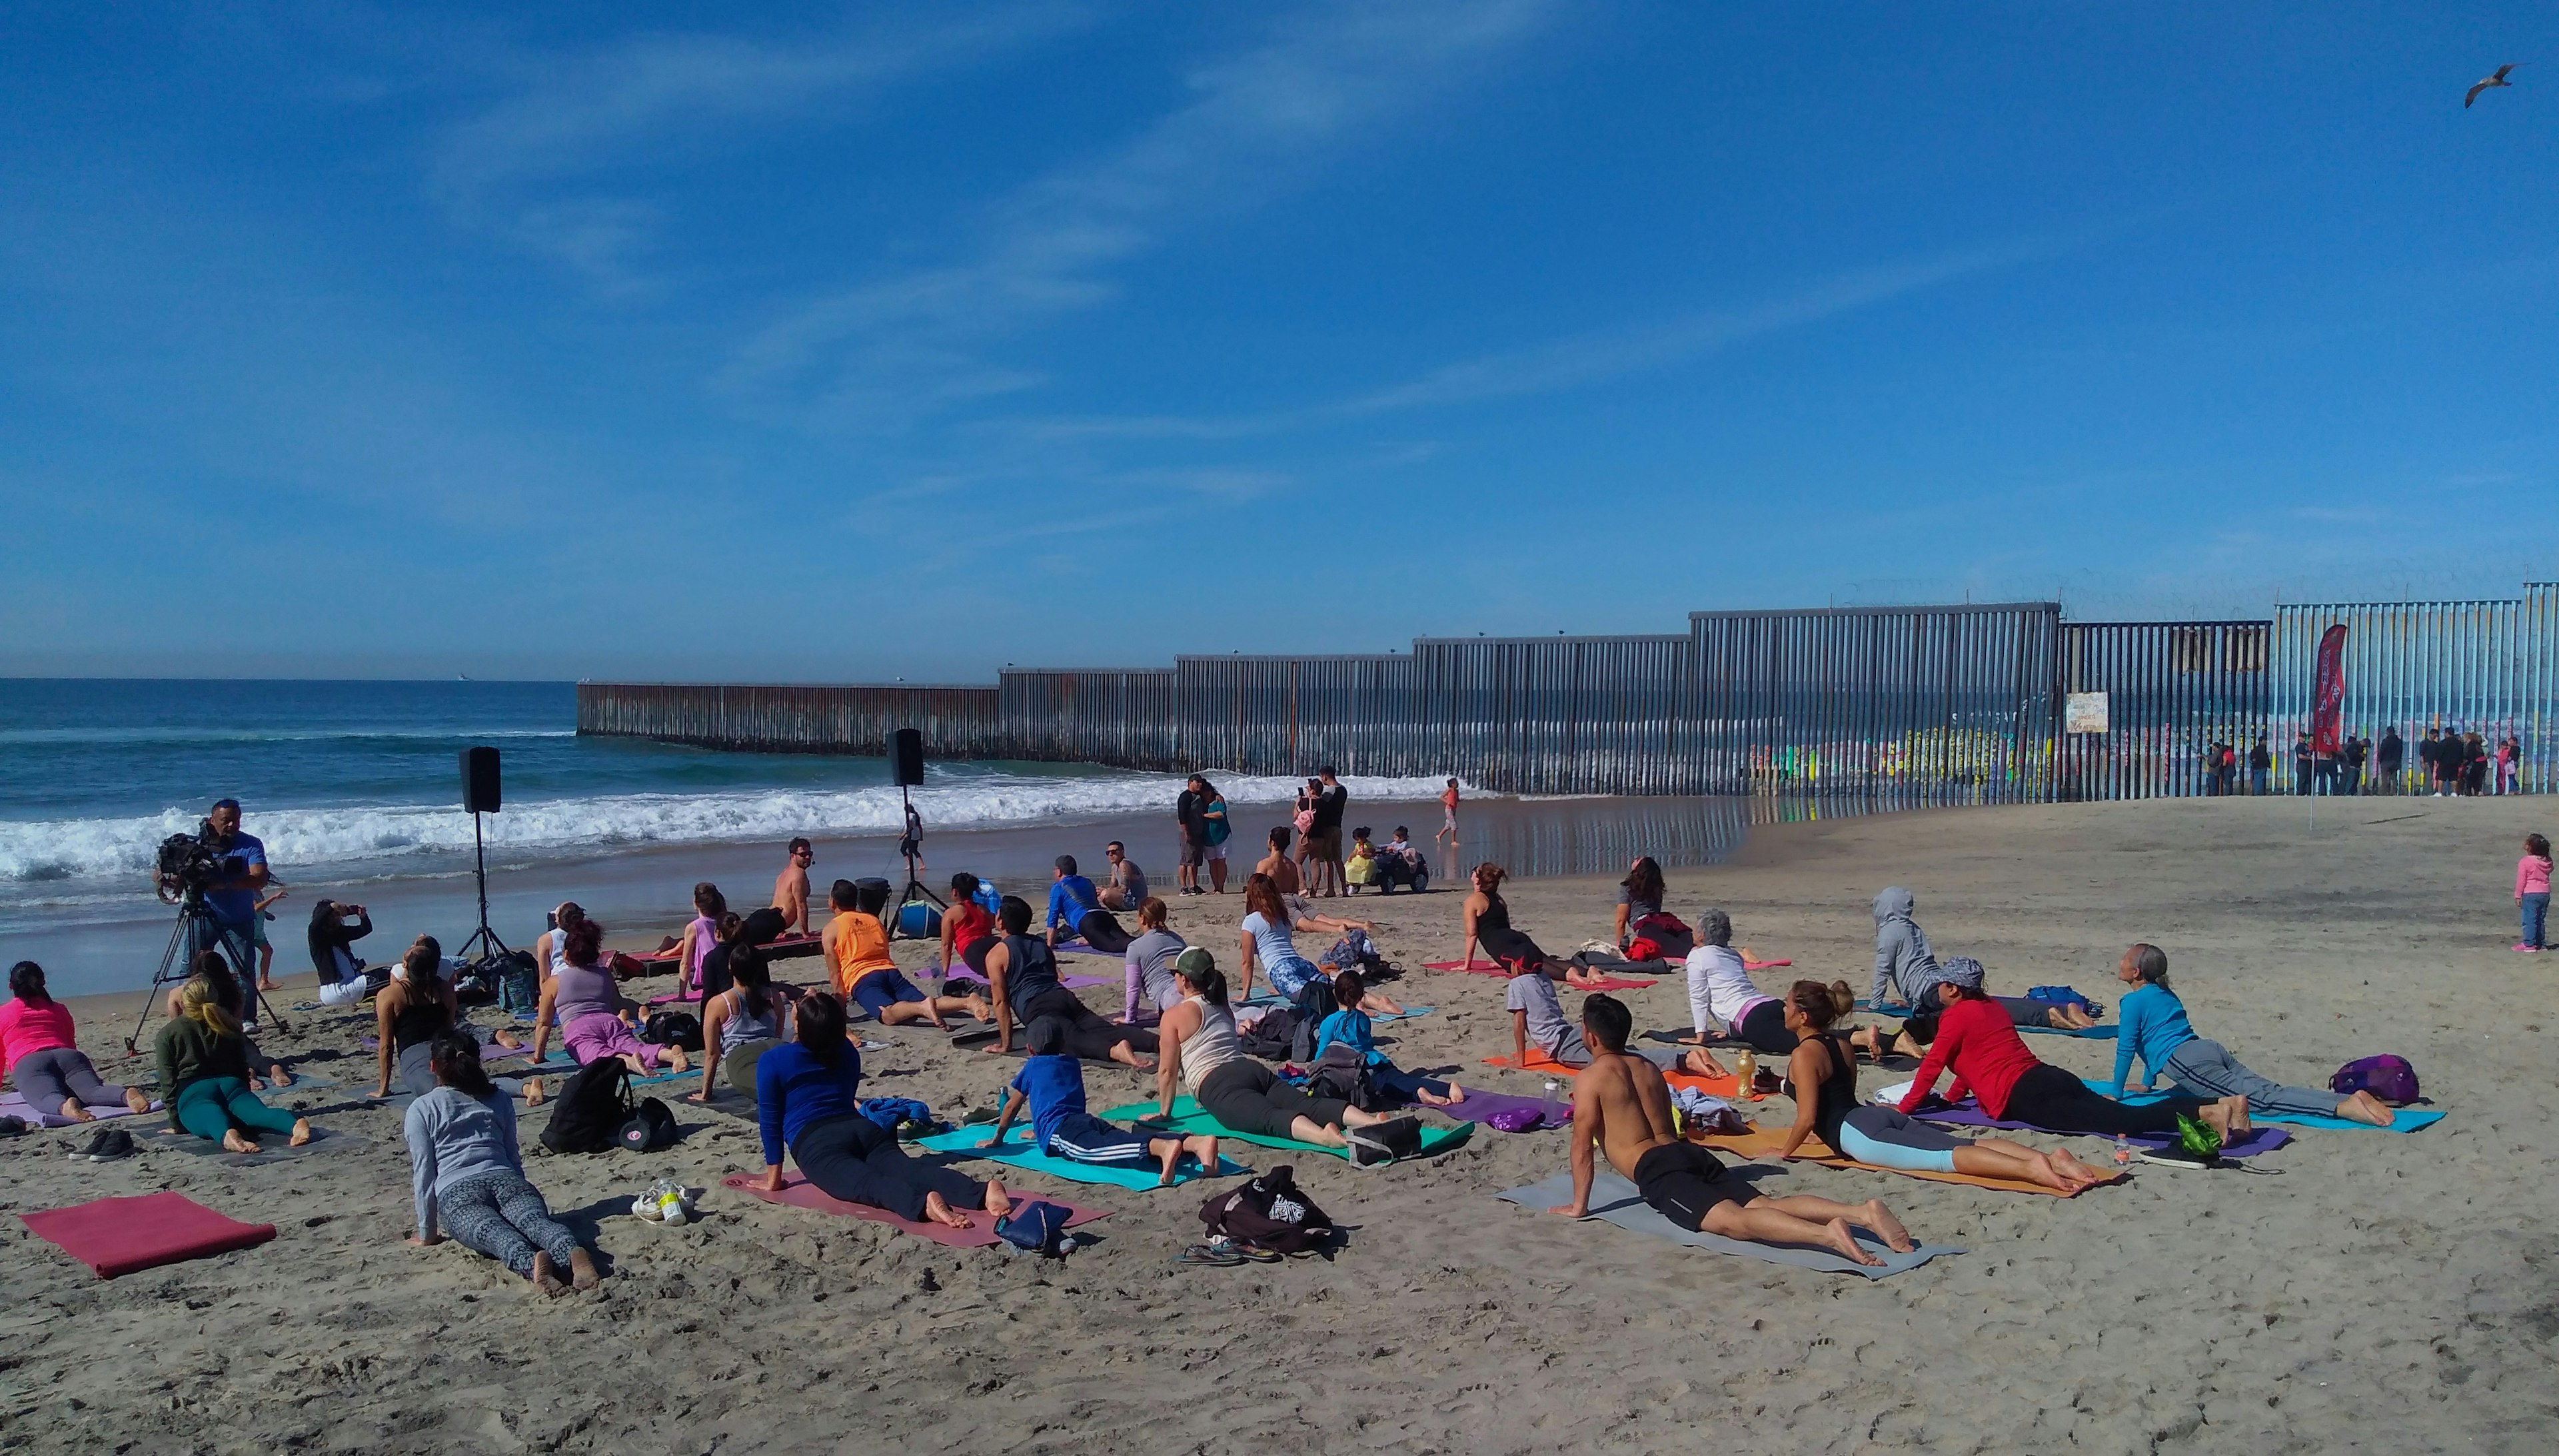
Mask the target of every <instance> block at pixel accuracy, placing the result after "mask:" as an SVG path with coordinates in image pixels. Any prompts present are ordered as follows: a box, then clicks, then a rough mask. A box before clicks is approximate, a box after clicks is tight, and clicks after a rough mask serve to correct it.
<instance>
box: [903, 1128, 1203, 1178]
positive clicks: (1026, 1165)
mask: <svg viewBox="0 0 2559 1456" xmlns="http://www.w3.org/2000/svg"><path fill="white" fill-rule="evenodd" d="M993 1130H994V1126H993V1124H991V1123H983V1122H981V1123H978V1125H976V1126H974V1127H958V1128H954V1129H952V1130H951V1131H949V1132H937V1133H935V1134H933V1135H932V1136H931V1137H927V1138H922V1139H919V1140H918V1141H917V1143H916V1146H917V1147H923V1148H931V1149H933V1150H934V1151H935V1152H939V1153H959V1154H963V1155H965V1156H968V1157H972V1158H987V1159H990V1160H992V1161H994V1162H998V1163H1004V1164H1007V1165H1009V1166H1011V1167H1015V1168H1021V1169H1025V1170H1027V1171H1029V1172H1033V1173H1045V1174H1047V1175H1048V1176H1049V1177H1051V1178H1063V1179H1065V1180H1066V1181H1067V1182H1069V1183H1098V1184H1103V1185H1107V1186H1109V1187H1113V1188H1135V1189H1149V1188H1156V1187H1160V1186H1162V1185H1160V1184H1158V1183H1157V1182H1156V1179H1157V1178H1158V1177H1159V1176H1160V1174H1161V1171H1162V1170H1161V1166H1160V1165H1159V1164H1156V1163H1154V1162H1153V1161H1151V1160H1150V1161H1148V1162H1146V1163H1145V1164H1143V1165H1139V1164H1134V1163H1131V1164H1129V1166H1127V1167H1114V1166H1112V1165H1110V1164H1107V1163H1079V1162H1077V1161H1075V1160H1074V1159H1073V1158H1061V1157H1057V1156H1055V1155H1053V1154H1050V1153H1044V1152H1041V1151H1040V1150H1039V1149H1038V1148H1035V1147H1033V1146H1031V1130H1030V1129H1029V1128H1027V1127H1013V1128H1008V1129H1007V1130H1006V1131H1005V1133H1004V1142H1003V1146H1001V1147H993V1148H990V1147H986V1146H984V1145H983V1144H984V1143H985V1141H986V1134H987V1133H989V1132H992V1131H993ZM1252 1171H1253V1170H1252V1169H1250V1168H1248V1167H1246V1166H1244V1165H1243V1164H1242V1163H1239V1162H1237V1161H1235V1160H1234V1159H1233V1158H1230V1157H1227V1156H1226V1155H1225V1154H1223V1153H1221V1154H1219V1155H1218V1160H1217V1171H1216V1172H1215V1173H1203V1172H1201V1171H1200V1166H1199V1164H1198V1163H1197V1162H1196V1161H1194V1160H1190V1159H1185V1160H1184V1161H1183V1163H1182V1165H1181V1167H1180V1168H1178V1169H1176V1170H1175V1171H1174V1173H1173V1184H1174V1186H1176V1187H1178V1186H1180V1185H1181V1184H1184V1183H1189V1182H1192V1181H1193V1180H1195V1179H1200V1178H1227V1177H1232V1176H1233V1175H1235V1174H1238V1173H1250V1172H1252Z"/></svg>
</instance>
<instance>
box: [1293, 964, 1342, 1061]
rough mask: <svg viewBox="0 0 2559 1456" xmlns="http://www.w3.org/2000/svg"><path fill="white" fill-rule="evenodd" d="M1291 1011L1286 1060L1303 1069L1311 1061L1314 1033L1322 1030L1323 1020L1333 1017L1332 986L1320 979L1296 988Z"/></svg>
mask: <svg viewBox="0 0 2559 1456" xmlns="http://www.w3.org/2000/svg"><path fill="white" fill-rule="evenodd" d="M1291 1009H1292V1010H1294V1011H1295V1012H1296V1013H1297V1025H1296V1027H1295V1028H1294V1029H1293V1030H1292V1032H1291V1033H1290V1035H1289V1039H1288V1060H1289V1061H1291V1062H1294V1063H1297V1064H1298V1065H1299V1066H1304V1065H1305V1064H1306V1063H1309V1062H1312V1061H1314V1060H1315V1033H1316V1032H1318V1031H1321V1030H1322V1029H1323V1026H1324V1018H1325V1017H1327V1016H1330V1015H1332V1014H1333V983H1332V982H1331V981H1328V980H1325V979H1324V978H1323V977H1321V976H1317V977H1316V978H1315V979H1313V980H1310V981H1308V982H1306V984H1305V985H1304V986H1303V987H1301V988H1299V990H1298V992H1297V999H1296V1001H1295V1002H1294V1003H1293V1005H1292V1007H1291Z"/></svg>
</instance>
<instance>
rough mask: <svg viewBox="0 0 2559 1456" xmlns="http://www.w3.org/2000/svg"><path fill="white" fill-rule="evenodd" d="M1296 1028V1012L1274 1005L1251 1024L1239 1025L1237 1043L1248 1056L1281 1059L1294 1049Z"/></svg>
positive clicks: (1238, 1047) (1271, 1059)
mask: <svg viewBox="0 0 2559 1456" xmlns="http://www.w3.org/2000/svg"><path fill="white" fill-rule="evenodd" d="M1296 1028H1297V1013H1296V1012H1294V1011H1290V1010H1288V1009H1287V1008H1285V1007H1274V1008H1273V1009H1271V1010H1269V1011H1266V1012H1264V1013H1263V1014H1262V1019H1261V1020H1259V1021H1256V1022H1255V1023H1253V1024H1252V1025H1251V1026H1239V1027H1237V1028H1236V1030H1235V1045H1236V1048H1237V1050H1239V1051H1241V1052H1243V1053H1244V1055H1246V1056H1248V1057H1259V1058H1261V1059H1262V1060H1264V1061H1266V1062H1275V1061H1279V1060H1280V1059H1281V1058H1284V1057H1286V1056H1287V1055H1288V1054H1289V1053H1290V1052H1291V1051H1292V1050H1293V1049H1294V1047H1295V1045H1296V1043H1295V1033H1296Z"/></svg>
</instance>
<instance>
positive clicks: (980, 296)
mask: <svg viewBox="0 0 2559 1456" xmlns="http://www.w3.org/2000/svg"><path fill="white" fill-rule="evenodd" d="M1546 8H1547V7H1546V4H1545V3H1544V0H1494V3H1471V4H1461V3H1433V4H1405V5H1393V6H1361V5H1340V6H1332V7H1327V8H1325V9H1323V10H1322V11H1320V12H1315V13H1304V14H1298V15H1294V16H1291V17H1290V18H1288V19H1287V20H1285V21H1282V22H1280V23H1279V25H1278V27H1277V28H1276V30H1275V32H1274V33H1273V34H1272V35H1271V36H1270V37H1269V38H1268V39H1267V40H1266V41H1265V42H1264V43H1263V44H1261V45H1260V46H1257V47H1255V48H1254V49H1252V50H1250V51H1248V52H1245V53H1244V54H1241V55H1239V56H1236V57H1234V58H1232V59H1230V60H1227V61H1223V62H1219V63H1216V64H1213V65H1209V66H1204V67H1202V68H1200V69H1199V70H1197V71H1195V72H1194V73H1192V74H1191V75H1190V76H1189V77H1188V85H1189V89H1190V91H1191V93H1192V97H1193V99H1192V100H1191V101H1190V102H1189V104H1187V105H1184V106H1181V107H1179V108H1177V109H1175V110H1173V111H1171V112H1170V113H1168V114H1166V115H1165V116H1163V117H1162V118H1160V119H1159V120H1157V121H1156V122H1155V123H1154V124H1153V125H1151V126H1149V127H1147V128H1146V129H1145V130H1144V131H1142V132H1140V133H1139V134H1138V135H1136V136H1135V137H1133V138H1131V139H1130V140H1129V142H1128V143H1127V144H1126V145H1124V146H1122V147H1120V148H1118V149H1117V150H1115V151H1112V152H1110V153H1108V154H1107V155H1104V156H1102V157H1099V158H1096V159H1094V160H1092V161H1089V162H1086V163H1082V164H1079V165H1075V166H1070V167H1066V168H1062V169H1059V170H1058V171H1055V172H1053V173H1051V174H1049V175H1048V176H1046V177H1043V178H1041V179H1040V180H1038V181H1036V182H1034V183H1032V184H1030V185H1028V186H1026V187H1024V188H1022V189H1021V190H1020V191H1018V192H1017V193H1015V194H1014V195H1013V196H1012V197H1010V198H1007V199H1005V200H1003V201H1002V202H1001V203H999V204H997V205H996V206H995V207H994V208H993V209H991V210H990V212H989V216H988V220H987V222H986V223H985V225H984V227H983V228H982V230H981V231H980V233H979V234H978V238H977V240H976V243H975V245H974V246H970V247H964V248H961V249H959V250H958V254H957V257H956V259H955V260H954V261H951V262H948V263H945V264H942V265H939V266H935V267H929V268H924V269H919V270H917V271H914V272H911V273H907V274H903V275H899V276H894V277H889V278H884V279H880V280H878V281H875V282H871V283H866V284H863V285H860V286H857V287H853V288H849V289H845V290H842V291H840V292H837V293H835V294H833V295H831V296H828V297H824V298H819V299H815V300H812V301H810V302H807V303H804V304H803V305H801V306H800V307H798V308H797V309H795V310H793V311H792V312H791V313H790V314H788V315H787V316H785V317H783V318H781V319H779V320H777V321H776V322H775V323H773V324H772V325H771V326H770V327H768V328H767V329H765V330H764V331H763V332H762V333H761V334H759V335H758V336H757V337H756V338H754V339H753V340H751V341H750V342H749V343H748V344H747V345H746V346H745V347H744V348H742V349H740V350H739V351H738V352H737V353H736V354H735V356H734V357H733V358H732V360H731V361H730V363H729V364H728V366H727V367H726V368H725V369H724V370H723V371H722V373H721V376H720V380H721V383H722V384H723V385H724V386H725V387H726V388H728V389H730V390H731V391H733V392H735V393H737V394H738V395H740V396H743V397H746V398H750V399H754V400H757V401H759V402H766V403H770V404H773V405H776V406H778V407H780V408H781V409H783V410H784V411H786V412H790V413H796V414H797V415H799V417H801V418H802V419H803V420H804V422H806V423H809V424H811V425H814V426H819V427H825V428H843V427H848V426H849V427H854V428H863V429H888V428H895V427H896V426H897V425H899V424H900V423H902V422H905V421H909V420H912V419H914V418H916V417H918V416H920V415H923V414H926V413H929V412H932V411H934V410H937V409H939V408H941V407H943V406H945V405H948V404H949V403H951V402H953V401H955V400H961V399H968V398H975V397H980V396H982V395H983V394H985V393H987V392H991V391H990V390H989V389H988V388H987V384H988V383H989V382H990V381H993V382H1001V383H1003V384H1004V385H1006V386H1007V387H1017V386H1018V385H1019V384H1020V383H1022V382H1023V381H1024V379H1025V373H1024V371H1022V370H1019V369H1016V368H1012V367H1009V366H1007V365H1004V364H1000V363H996V362H992V361H989V360H988V359H987V358H986V357H985V356H986V354H987V353H988V351H989V349H990V347H991V346H992V345H994V344H995V343H997V342H999V341H1001V340H1003V339H1005V338H1007V337H1009V336H1011V335H1014V334H1016V333H1018V332H1019V331H1021V330H1023V329H1025V328H1028V327H1031V326H1033V325H1036V324H1038V323H1040V322H1042V321H1044V320H1047V319H1050V318H1054V317H1056V316H1058V315H1061V314H1065V313H1068V312H1073V311H1077V310H1082V309H1089V308H1092V307H1095V306H1097V305H1100V304H1102V303H1104V302H1107V301H1108V300H1109V299H1111V298H1112V297H1114V296H1116V293H1117V289H1118V285H1117V283H1116V282H1115V280H1113V279H1112V278H1111V277H1110V276H1109V272H1108V270H1109V269H1111V268H1112V267H1113V266H1114V265H1117V264H1121V263H1124V262H1126V261H1128V260H1129V259H1130V258H1132V257H1134V256H1136V255H1138V254H1140V253H1142V252H1144V251H1146V250H1148V249H1151V248H1153V247H1155V246H1158V245H1159V244H1160V243H1161V242H1162V241H1163V240H1164V239H1165V237H1166V236H1167V235H1168V234H1170V233H1171V232H1173V231H1175V230H1176V229H1178V228H1181V227H1183V226H1186V225H1193V224H1195V223H1196V222H1197V221H1198V220H1199V219H1200V218H1203V217H1207V216H1216V215H1221V214H1231V213H1234V212H1237V211H1240V210H1243V209H1247V208H1250V207H1252V206H1254V205H1257V204H1260V203H1263V202H1267V201H1268V200H1269V199H1270V198H1271V197H1273V196H1274V195H1276V194H1278V193H1279V192H1281V191H1283V190H1285V189H1287V188H1289V187H1291V186H1295V185H1297V184H1298V183H1299V182H1300V181H1301V180H1302V179H1303V178H1304V177H1305V176H1306V175H1307V174H1308V173H1310V172H1312V171H1313V170H1315V169H1317V168H1319V167H1320V166H1321V165H1322V164H1323V163H1324V162H1325V161H1326V160H1328V159H1329V158H1330V157H1332V156H1333V155H1335V154H1336V153H1337V152H1339V151H1340V150H1341V149H1343V148H1346V147H1349V146H1353V145H1357V144H1359V143H1361V142H1363V141H1366V140H1368V139H1369V138H1370V137H1371V136H1372V134H1373V133H1374V131H1375V130H1376V128H1378V127H1379V126H1381V125H1382V124H1384V123H1385V122H1386V121H1387V120H1389V119H1390V118H1392V117H1393V116H1395V115H1397V114H1400V113H1402V112H1404V111H1406V110H1408V109H1410V108H1412V107H1415V106H1417V105H1420V104H1423V103H1425V102H1427V101H1428V100H1429V99H1430V98H1431V97H1432V96H1433V95H1435V94H1436V93H1438V92H1439V91H1441V90H1443V89H1445V88H1447V87H1449V86H1451V85H1454V84H1457V83H1459V82H1461V81H1462V80H1464V79H1465V78H1466V77H1467V76H1468V75H1469V74H1470V73H1472V72H1473V71H1474V70H1475V69H1476V68H1477V67H1479V66H1481V65H1482V64H1484V63H1486V62H1488V61H1490V60H1493V59H1495V58H1497V57H1499V56H1500V55H1502V54H1504V53H1505V52H1506V51H1507V50H1509V49H1510V48H1511V47H1513V46H1514V45H1516V44H1517V43H1518V42H1520V41H1522V40H1523V39H1525V38H1526V37H1527V36H1528V35H1529V34H1530V33H1531V32H1532V31H1533V30H1534V29H1535V28H1536V26H1537V24H1538V23H1539V22H1540V21H1541V19H1542V18H1543V16H1544V13H1545V11H1546Z"/></svg>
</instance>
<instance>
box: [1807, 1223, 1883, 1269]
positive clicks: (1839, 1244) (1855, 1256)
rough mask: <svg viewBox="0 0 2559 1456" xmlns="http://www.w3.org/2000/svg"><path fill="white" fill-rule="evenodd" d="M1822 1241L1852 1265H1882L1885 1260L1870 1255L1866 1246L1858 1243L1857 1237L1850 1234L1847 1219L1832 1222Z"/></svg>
mask: <svg viewBox="0 0 2559 1456" xmlns="http://www.w3.org/2000/svg"><path fill="white" fill-rule="evenodd" d="M1822 1241H1823V1242H1825V1243H1827V1244H1829V1245H1830V1247H1831V1252H1833V1253H1836V1254H1838V1255H1839V1256H1840V1257H1842V1258H1844V1259H1847V1260H1849V1261H1850V1262H1852V1263H1861V1264H1880V1263H1882V1262H1883V1260H1882V1259H1880V1258H1877V1257H1876V1256H1875V1255H1874V1254H1871V1253H1868V1252H1867V1251H1866V1248H1865V1245H1863V1244H1861V1243H1859V1242H1858V1241H1857V1236H1856V1235H1854V1234H1851V1233H1850V1232H1849V1229H1848V1220H1846V1219H1833V1220H1831V1221H1830V1224H1829V1225H1828V1226H1827V1227H1826V1228H1824V1229H1823V1230H1822Z"/></svg>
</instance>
